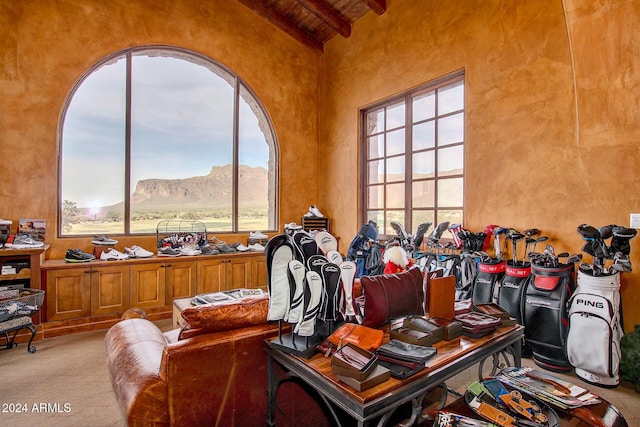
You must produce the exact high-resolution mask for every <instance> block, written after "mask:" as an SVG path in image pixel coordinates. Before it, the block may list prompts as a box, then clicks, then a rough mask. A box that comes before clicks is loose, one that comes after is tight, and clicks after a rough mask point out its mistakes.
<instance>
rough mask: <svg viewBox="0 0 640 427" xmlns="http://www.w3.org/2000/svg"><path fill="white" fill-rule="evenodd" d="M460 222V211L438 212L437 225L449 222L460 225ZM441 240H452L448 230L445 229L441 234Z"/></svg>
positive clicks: (461, 217) (461, 216)
mask: <svg viewBox="0 0 640 427" xmlns="http://www.w3.org/2000/svg"><path fill="white" fill-rule="evenodd" d="M462 220H463V215H462V209H447V210H438V223H441V222H445V221H449V223H450V224H462V223H463V222H462ZM442 238H443V239H453V235H452V234H451V232H450V231H449V229H447V231H445V232H444V233H442Z"/></svg>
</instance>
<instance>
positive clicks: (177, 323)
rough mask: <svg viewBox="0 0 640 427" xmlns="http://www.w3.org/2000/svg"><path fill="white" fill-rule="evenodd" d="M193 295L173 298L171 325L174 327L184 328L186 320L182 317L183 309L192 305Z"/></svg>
mask: <svg viewBox="0 0 640 427" xmlns="http://www.w3.org/2000/svg"><path fill="white" fill-rule="evenodd" d="M192 306H193V304H191V297H188V298H179V299H174V300H173V316H172V318H173V322H172V323H171V325H172V326H173V327H174V328H182V327H183V326H184V324H185V320H184V319H183V318H182V310H184V309H185V308H188V307H192Z"/></svg>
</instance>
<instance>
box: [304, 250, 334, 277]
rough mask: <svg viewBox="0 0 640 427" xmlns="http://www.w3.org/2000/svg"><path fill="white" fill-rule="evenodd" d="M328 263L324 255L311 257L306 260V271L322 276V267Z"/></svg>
mask: <svg viewBox="0 0 640 427" xmlns="http://www.w3.org/2000/svg"><path fill="white" fill-rule="evenodd" d="M328 262H329V260H328V259H327V257H326V256H324V255H313V256H311V257H310V258H309V259H308V260H307V270H308V271H315V272H316V273H318V274H319V275H322V266H323V265H324V264H326V263H328Z"/></svg>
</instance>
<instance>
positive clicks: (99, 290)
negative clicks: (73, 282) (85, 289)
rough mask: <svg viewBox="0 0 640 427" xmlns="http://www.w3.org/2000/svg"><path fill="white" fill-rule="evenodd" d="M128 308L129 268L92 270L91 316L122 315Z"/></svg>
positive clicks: (117, 267)
mask: <svg viewBox="0 0 640 427" xmlns="http://www.w3.org/2000/svg"><path fill="white" fill-rule="evenodd" d="M115 262H117V261H115ZM128 308H129V267H128V266H114V267H98V268H94V269H92V270H91V315H92V316H96V315H100V314H113V313H122V312H124V311H125V310H127V309H128Z"/></svg>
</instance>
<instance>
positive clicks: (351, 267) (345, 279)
mask: <svg viewBox="0 0 640 427" xmlns="http://www.w3.org/2000/svg"><path fill="white" fill-rule="evenodd" d="M355 279H356V263H355V262H353V261H344V262H343V263H342V264H340V283H341V286H342V300H341V301H340V312H341V313H342V315H343V316H344V318H345V319H347V318H349V317H351V316H355V315H356V311H355V309H354V308H353V283H354V282H355Z"/></svg>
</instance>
